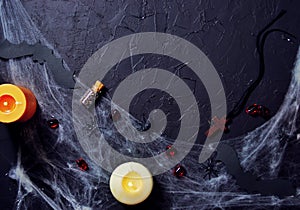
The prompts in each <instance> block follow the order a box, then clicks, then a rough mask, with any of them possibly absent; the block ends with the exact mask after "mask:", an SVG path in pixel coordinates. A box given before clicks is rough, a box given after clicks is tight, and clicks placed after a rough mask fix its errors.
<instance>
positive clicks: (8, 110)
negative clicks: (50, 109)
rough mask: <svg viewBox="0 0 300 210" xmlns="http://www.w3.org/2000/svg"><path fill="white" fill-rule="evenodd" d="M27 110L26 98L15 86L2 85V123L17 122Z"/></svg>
mask: <svg viewBox="0 0 300 210" xmlns="http://www.w3.org/2000/svg"><path fill="white" fill-rule="evenodd" d="M25 110H26V97H25V95H24V93H23V91H22V90H21V89H20V88H19V87H18V86H15V85H12V84H3V85H0V122H4V123H10V122H15V121H17V120H18V119H20V118H21V117H22V115H23V114H24V112H25Z"/></svg>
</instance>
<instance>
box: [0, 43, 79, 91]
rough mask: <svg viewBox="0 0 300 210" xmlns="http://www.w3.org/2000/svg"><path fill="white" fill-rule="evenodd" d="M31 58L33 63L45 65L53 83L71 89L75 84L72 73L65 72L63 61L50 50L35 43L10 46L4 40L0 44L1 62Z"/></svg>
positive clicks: (10, 44)
mask: <svg viewBox="0 0 300 210" xmlns="http://www.w3.org/2000/svg"><path fill="white" fill-rule="evenodd" d="M25 56H32V60H33V61H34V62H38V63H40V64H43V63H46V65H47V66H48V68H49V69H50V70H51V71H52V73H53V76H54V79H55V81H56V82H57V83H58V84H59V85H61V86H63V87H65V88H73V87H74V85H75V82H74V80H73V72H70V71H67V70H66V69H65V68H64V66H63V60H62V59H61V58H57V57H56V56H55V55H54V54H53V51H52V50H51V49H49V48H48V47H46V46H44V45H42V44H41V43H36V44H34V45H30V44H28V43H26V42H22V43H20V44H12V43H10V42H9V41H8V40H4V41H3V42H2V43H1V44H0V58H1V59H3V60H8V59H15V58H21V57H25Z"/></svg>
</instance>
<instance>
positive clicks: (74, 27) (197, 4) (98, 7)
mask: <svg viewBox="0 0 300 210" xmlns="http://www.w3.org/2000/svg"><path fill="white" fill-rule="evenodd" d="M22 3H23V5H24V7H25V8H26V10H27V11H28V13H29V15H30V16H31V18H32V19H33V21H34V22H35V23H36V25H37V27H38V28H39V29H40V30H41V32H42V33H43V35H44V36H45V38H46V39H47V40H48V41H49V42H50V43H51V44H52V45H53V46H54V48H55V49H56V50H57V51H58V52H59V53H60V54H61V55H62V57H63V59H64V60H65V62H66V63H67V64H68V66H69V67H70V68H71V70H73V71H76V72H78V71H80V69H81V68H82V66H83V65H84V63H85V62H86V60H87V59H88V58H89V57H90V56H91V55H92V54H93V53H94V52H95V51H96V50H97V49H99V48H100V47H102V46H103V45H104V44H106V43H108V42H109V41H111V40H114V39H116V38H119V37H122V36H124V35H128V34H131V33H137V32H145V31H158V32H165V33H171V34H174V35H177V36H180V37H182V38H185V39H187V40H189V41H191V42H192V43H193V44H195V45H196V46H198V47H199V48H200V49H201V50H202V51H203V52H205V53H206V54H207V55H208V57H209V59H210V60H211V61H212V63H213V64H214V66H215V68H216V70H217V71H218V73H219V75H220V77H221V79H222V82H223V85H224V88H225V92H226V96H227V103H228V110H229V111H230V110H231V108H232V107H233V106H234V103H235V102H236V101H237V100H239V98H240V97H241V95H242V93H243V91H244V90H245V89H246V88H247V87H248V86H249V84H250V83H251V81H253V80H255V79H256V77H257V75H258V67H259V59H258V54H257V51H256V46H255V42H256V36H257V34H258V32H259V31H260V30H261V29H262V28H263V27H264V26H265V25H266V24H268V23H269V22H270V21H271V20H272V19H273V18H274V17H275V16H276V15H277V14H278V13H279V12H280V11H281V10H282V9H284V10H287V14H286V15H285V16H284V17H283V18H282V19H280V20H279V21H278V22H277V23H276V24H275V25H274V27H273V28H280V29H283V30H286V31H288V32H290V33H291V34H293V35H295V36H296V37H300V27H299V26H300V15H299V9H300V1H297V0H294V1H292V0H281V1H279V0H260V1H251V0H247V1H242V0H211V1H209V0H207V1H199V0H198V1H194V0H189V1H186V0H181V1H179V0H177V1H175V0H162V1H160V0H152V1H150V0H149V1H145V0H143V1H142V0H141V1H138V0H136V1H133V0H124V1H115V0H106V1H104V0H94V1H92V0H85V1H81V0H68V1H59V0H23V1H22ZM1 36H2V33H1ZM298 46H299V42H298V41H297V39H294V38H292V37H287V36H284V35H283V34H282V33H273V34H272V35H270V36H269V38H268V40H267V42H266V45H265V59H266V72H265V76H264V78H263V81H262V82H261V84H260V85H259V86H258V87H257V89H256V90H255V91H254V92H253V94H252V95H251V97H250V99H249V101H248V103H247V105H251V104H253V103H258V104H263V105H265V106H266V107H268V108H269V109H270V110H271V113H272V115H273V114H275V113H276V111H277V109H278V108H279V106H280V105H281V102H282V100H283V97H284V95H285V93H286V91H287V87H288V84H289V82H290V78H291V69H292V67H293V62H294V60H295V55H296V52H297V49H298ZM124 65H125V66H126V64H124ZM1 68H5V66H4V63H1ZM125 72H126V71H124V74H125ZM120 74H122V71H120ZM120 77H122V75H120ZM188 79H193V78H188ZM187 82H191V83H193V81H190V80H188V81H187ZM196 91H197V90H196ZM197 94H198V95H199V97H201V92H199V93H197ZM138 107H139V106H135V111H136V112H137V113H140V112H142V110H139V109H138ZM140 107H144V106H140ZM263 122H264V120H263V119H259V118H258V119H257V118H255V119H254V118H251V117H249V116H247V115H246V114H245V113H244V112H243V113H242V114H241V115H240V116H238V117H237V118H236V119H234V121H233V123H232V125H231V131H230V133H228V134H226V135H225V136H224V138H225V139H227V138H231V137H236V136H240V135H242V134H244V133H246V132H249V131H251V130H253V129H254V128H256V127H258V126H259V125H261V124H262V123H263ZM202 123H203V122H202ZM205 126H206V127H207V126H208V125H204V127H205ZM1 129H2V127H1ZM3 129H5V128H4V127H3ZM203 130H205V129H203ZM0 132H1V138H0V140H1V141H2V142H3V144H2V145H1V148H8V147H10V146H6V147H5V145H4V144H5V142H7V138H6V136H5V134H4V132H5V131H4V130H3V132H2V131H0ZM2 150H3V149H2ZM3 151H4V150H3ZM6 151H11V152H9V154H12V153H14V149H11V150H6ZM3 156H4V153H3V152H2V153H1V158H0V165H1V174H0V177H1V178H0V180H2V179H3V180H4V181H3V182H2V187H1V188H0V202H1V205H0V206H2V207H3V208H2V209H11V206H12V201H13V193H12V192H11V190H10V188H11V186H12V185H13V183H12V181H11V180H9V179H8V178H7V175H6V173H7V172H8V170H9V168H10V167H11V164H10V163H9V161H8V158H7V156H5V157H3ZM10 159H13V157H11V158H10ZM8 183H10V186H6V185H7V184H8ZM7 189H8V190H9V194H7V193H8V192H7ZM7 196H8V197H10V198H12V199H11V200H9V199H7Z"/></svg>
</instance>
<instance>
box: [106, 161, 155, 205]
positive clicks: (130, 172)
mask: <svg viewBox="0 0 300 210" xmlns="http://www.w3.org/2000/svg"><path fill="white" fill-rule="evenodd" d="M152 188H153V179H152V175H151V173H150V171H149V170H148V169H147V168H146V167H145V166H143V165H142V164H140V163H135V162H128V163H123V164H121V165H119V166H118V167H117V168H116V169H115V170H114V171H113V173H112V175H111V178H110V190H111V192H112V194H113V196H114V197H115V198H116V199H117V200H118V201H119V202H121V203H124V204H127V205H135V204H138V203H141V202H143V201H144V200H146V199H147V197H148V196H149V195H150V193H151V191H152Z"/></svg>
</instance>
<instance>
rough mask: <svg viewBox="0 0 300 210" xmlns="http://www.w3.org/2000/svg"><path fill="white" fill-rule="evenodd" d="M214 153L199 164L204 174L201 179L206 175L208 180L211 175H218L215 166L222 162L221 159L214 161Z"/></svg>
mask: <svg viewBox="0 0 300 210" xmlns="http://www.w3.org/2000/svg"><path fill="white" fill-rule="evenodd" d="M215 157H216V154H214V155H212V156H211V157H210V158H209V159H208V160H207V161H206V163H202V164H201V169H202V170H204V173H205V174H204V176H203V179H205V178H206V177H208V179H209V180H210V179H211V178H212V177H218V176H219V174H218V173H219V170H218V169H217V167H218V166H219V165H220V164H222V162H221V161H216V160H215Z"/></svg>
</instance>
